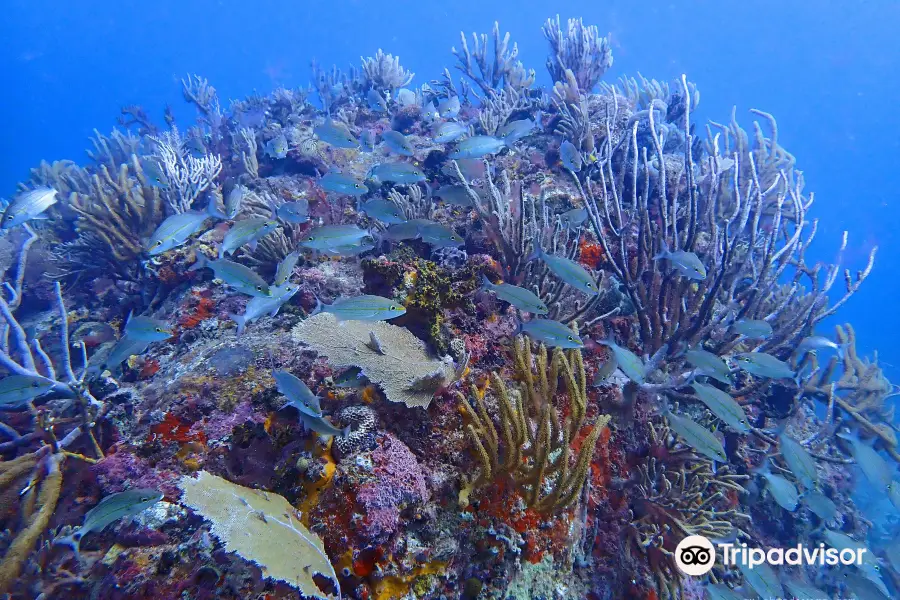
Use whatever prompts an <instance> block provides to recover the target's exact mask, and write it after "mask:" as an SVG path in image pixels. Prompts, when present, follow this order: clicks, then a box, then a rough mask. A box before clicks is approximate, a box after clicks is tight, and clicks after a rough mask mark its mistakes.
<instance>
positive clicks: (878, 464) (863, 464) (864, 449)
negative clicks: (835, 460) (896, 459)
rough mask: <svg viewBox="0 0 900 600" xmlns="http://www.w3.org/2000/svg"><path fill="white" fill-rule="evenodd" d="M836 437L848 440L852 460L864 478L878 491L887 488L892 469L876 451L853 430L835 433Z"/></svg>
mask: <svg viewBox="0 0 900 600" xmlns="http://www.w3.org/2000/svg"><path fill="white" fill-rule="evenodd" d="M837 437H839V438H841V439H842V440H845V441H847V442H849V444H850V453H851V454H852V455H853V460H855V461H856V464H857V465H858V466H859V468H860V469H861V470H862V472H863V475H865V476H866V479H868V480H869V482H870V483H871V484H872V485H874V486H875V489H877V490H878V491H879V492H882V491H884V490H887V487H888V486H889V485H890V484H891V481H892V480H893V472H894V470H893V469H892V468H891V467H890V466H889V465H888V463H887V461H886V460H884V458H882V457H881V455H880V454H879V453H878V451H877V450H875V448H873V447H872V446H870V445H869V444H866V443H864V442H863V441H862V440H860V439H859V435H858V434H857V433H855V432H854V433H848V432H841V433H839V434H837Z"/></svg>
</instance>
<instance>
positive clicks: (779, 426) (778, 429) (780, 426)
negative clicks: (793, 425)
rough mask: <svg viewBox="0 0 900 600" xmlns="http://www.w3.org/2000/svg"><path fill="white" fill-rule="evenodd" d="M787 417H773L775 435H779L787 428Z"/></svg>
mask: <svg viewBox="0 0 900 600" xmlns="http://www.w3.org/2000/svg"><path fill="white" fill-rule="evenodd" d="M787 422H788V420H787V417H785V418H783V419H775V437H778V436H780V435H781V434H782V433H784V430H785V429H787Z"/></svg>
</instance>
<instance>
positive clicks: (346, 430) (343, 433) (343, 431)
mask: <svg viewBox="0 0 900 600" xmlns="http://www.w3.org/2000/svg"><path fill="white" fill-rule="evenodd" d="M350 429H351V427H350V425H347V426H346V427H344V428H343V429H341V437H343V438H345V437H347V436H349V435H350Z"/></svg>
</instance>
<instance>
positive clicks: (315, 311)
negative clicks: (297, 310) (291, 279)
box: [309, 296, 325, 316]
mask: <svg viewBox="0 0 900 600" xmlns="http://www.w3.org/2000/svg"><path fill="white" fill-rule="evenodd" d="M313 298H315V299H316V307H315V308H314V309H313V311H312V312H311V313H309V316H313V315H317V314H319V313H320V312H322V311H323V310H324V309H325V305H324V304H322V301H321V300H319V297H318V296H313Z"/></svg>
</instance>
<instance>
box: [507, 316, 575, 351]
mask: <svg viewBox="0 0 900 600" xmlns="http://www.w3.org/2000/svg"><path fill="white" fill-rule="evenodd" d="M519 330H520V331H521V332H522V333H524V334H525V335H527V336H528V337H530V338H531V339H533V340H534V341H536V342H539V343H541V344H544V345H545V346H548V347H550V348H557V347H558V348H564V349H568V348H583V347H584V342H582V341H581V337H580V336H579V335H578V333H576V332H575V331H572V329H571V328H570V327H567V326H566V325H563V324H562V323H560V322H559V321H553V320H551V319H537V318H535V319H531V320H530V321H525V322H521V323H520V324H519Z"/></svg>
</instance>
